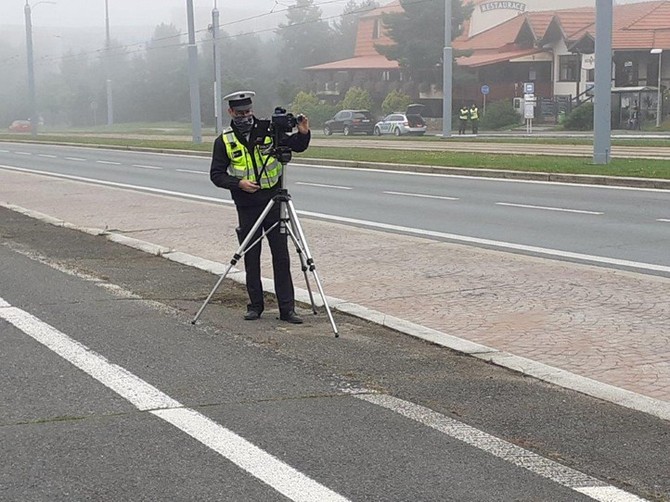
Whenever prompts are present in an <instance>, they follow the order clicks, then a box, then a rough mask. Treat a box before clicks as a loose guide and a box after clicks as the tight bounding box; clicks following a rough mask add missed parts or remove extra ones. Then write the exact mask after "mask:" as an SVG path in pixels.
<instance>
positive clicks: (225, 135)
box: [221, 127, 282, 188]
mask: <svg viewBox="0 0 670 502" xmlns="http://www.w3.org/2000/svg"><path fill="white" fill-rule="evenodd" d="M221 139H222V140H223V144H224V145H225V147H226V154H227V155H228V158H229V159H230V165H229V166H228V174H230V175H231V176H235V177H236V178H239V179H245V180H249V181H254V182H256V183H258V184H259V185H260V186H261V188H272V187H273V186H275V185H276V184H277V182H278V181H279V178H280V177H281V174H282V165H281V163H280V162H279V161H278V160H277V159H275V158H274V157H271V156H270V155H264V154H263V153H262V152H261V148H260V147H258V146H255V147H254V148H253V157H252V154H251V153H249V151H248V150H247V149H246V148H245V147H244V145H242V144H240V142H239V141H238V140H237V138H236V137H235V133H234V132H233V129H232V128H231V127H228V128H226V129H224V131H223V132H222V133H221ZM264 141H265V143H264V145H265V146H270V145H271V143H272V138H270V137H269V136H268V137H266V138H265V140H264ZM254 165H255V166H256V169H254ZM263 166H265V168H263ZM256 172H258V173H260V177H261V179H260V180H257V179H256Z"/></svg>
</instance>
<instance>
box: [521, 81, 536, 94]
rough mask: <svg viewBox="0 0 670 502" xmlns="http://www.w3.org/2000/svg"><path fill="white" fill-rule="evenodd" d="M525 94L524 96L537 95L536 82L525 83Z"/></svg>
mask: <svg viewBox="0 0 670 502" xmlns="http://www.w3.org/2000/svg"><path fill="white" fill-rule="evenodd" d="M523 92H524V94H535V82H524V84H523Z"/></svg>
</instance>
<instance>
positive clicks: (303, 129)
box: [298, 115, 309, 134]
mask: <svg viewBox="0 0 670 502" xmlns="http://www.w3.org/2000/svg"><path fill="white" fill-rule="evenodd" d="M298 117H302V120H301V121H300V122H298V132H299V133H300V134H307V133H308V132H309V119H308V118H307V117H306V116H305V115H298Z"/></svg>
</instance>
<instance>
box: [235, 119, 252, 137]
mask: <svg viewBox="0 0 670 502" xmlns="http://www.w3.org/2000/svg"><path fill="white" fill-rule="evenodd" d="M233 124H234V125H235V128H236V129H237V130H238V131H240V132H241V133H247V132H249V131H251V126H253V125H254V116H253V115H249V116H248V117H233Z"/></svg>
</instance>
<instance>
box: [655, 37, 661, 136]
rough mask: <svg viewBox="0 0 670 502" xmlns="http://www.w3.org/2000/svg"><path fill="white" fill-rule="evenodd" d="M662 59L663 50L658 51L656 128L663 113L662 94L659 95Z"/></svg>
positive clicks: (659, 125)
mask: <svg viewBox="0 0 670 502" xmlns="http://www.w3.org/2000/svg"><path fill="white" fill-rule="evenodd" d="M662 59H663V49H659V51H658V91H657V94H656V127H661V113H663V107H662V106H661V104H662V103H661V102H662V101H663V94H661V62H662Z"/></svg>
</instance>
